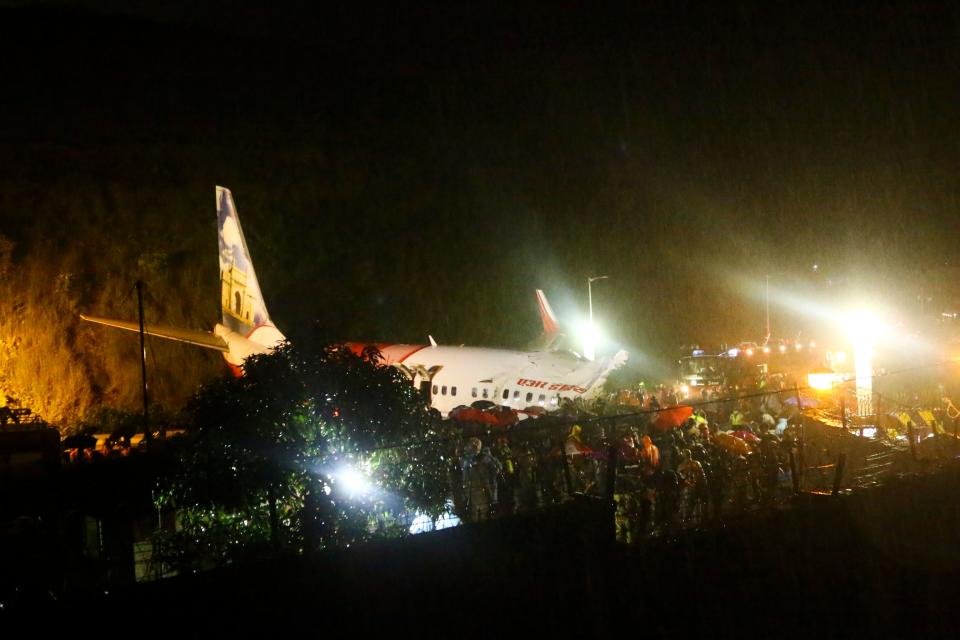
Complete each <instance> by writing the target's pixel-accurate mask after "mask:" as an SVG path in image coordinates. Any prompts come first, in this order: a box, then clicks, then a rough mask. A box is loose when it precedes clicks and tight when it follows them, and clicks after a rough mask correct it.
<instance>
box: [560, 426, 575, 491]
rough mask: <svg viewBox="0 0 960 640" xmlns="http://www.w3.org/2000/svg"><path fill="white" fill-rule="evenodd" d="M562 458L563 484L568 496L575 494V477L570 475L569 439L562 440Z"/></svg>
mask: <svg viewBox="0 0 960 640" xmlns="http://www.w3.org/2000/svg"><path fill="white" fill-rule="evenodd" d="M560 459H561V460H563V486H564V488H565V489H566V490H567V497H568V498H569V497H570V496H571V495H573V479H572V478H571V477H570V461H569V460H568V459H567V440H566V438H564V439H563V440H561V441H560Z"/></svg>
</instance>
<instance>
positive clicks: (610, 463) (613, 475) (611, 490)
mask: <svg viewBox="0 0 960 640" xmlns="http://www.w3.org/2000/svg"><path fill="white" fill-rule="evenodd" d="M618 451H619V447H618V446H617V445H615V444H611V445H610V449H609V450H608V453H607V504H609V505H610V506H611V507H614V498H613V496H614V494H615V493H616V490H615V485H616V482H617V453H618Z"/></svg>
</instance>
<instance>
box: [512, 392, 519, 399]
mask: <svg viewBox="0 0 960 640" xmlns="http://www.w3.org/2000/svg"><path fill="white" fill-rule="evenodd" d="M519 398H520V392H519V391H514V392H513V399H514V400H517V399H519Z"/></svg>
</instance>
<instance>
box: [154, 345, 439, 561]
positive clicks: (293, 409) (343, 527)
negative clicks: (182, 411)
mask: <svg viewBox="0 0 960 640" xmlns="http://www.w3.org/2000/svg"><path fill="white" fill-rule="evenodd" d="M378 362H379V354H378V353H377V352H375V351H372V350H371V351H366V352H364V353H362V354H359V355H358V354H355V353H353V352H351V351H350V350H349V349H347V348H345V347H342V346H329V347H325V348H321V349H318V350H314V351H310V352H304V351H301V350H299V349H297V348H295V347H293V346H291V345H290V344H284V345H282V346H280V347H279V348H278V349H277V350H276V351H275V352H273V353H271V354H269V355H258V356H252V357H251V358H248V359H247V361H246V362H245V365H244V371H245V375H244V376H242V377H240V378H231V379H222V380H217V381H215V382H213V383H211V384H209V385H207V386H205V387H204V388H203V389H202V390H201V391H200V392H199V393H198V394H197V395H196V397H195V398H194V400H193V402H192V403H191V407H190V410H191V413H192V416H193V424H192V426H191V429H190V432H189V435H188V440H187V443H186V444H185V445H182V446H181V451H180V455H179V460H180V464H179V467H178V469H177V472H176V473H175V474H174V475H173V476H172V477H171V478H169V479H168V482H167V483H166V485H165V487H164V491H163V492H162V501H163V503H164V505H166V506H170V507H173V508H176V509H177V510H178V513H180V514H182V517H181V518H180V530H179V532H178V533H177V534H176V535H175V536H170V535H167V536H166V537H164V538H163V539H162V542H163V544H165V545H166V547H165V548H166V549H167V552H166V555H167V557H168V559H173V560H176V563H177V565H178V566H181V567H191V566H198V562H199V560H198V557H199V556H203V557H204V560H203V562H214V563H217V562H225V561H227V560H228V559H230V558H233V557H235V556H236V553H235V552H234V550H235V549H239V548H247V547H251V548H253V547H256V546H257V545H265V544H267V543H268V542H269V543H271V544H272V545H273V546H274V547H275V548H276V547H281V546H282V547H286V548H292V549H297V550H307V551H309V550H313V549H318V548H325V547H330V546H340V545H349V544H353V543H356V542H361V541H364V540H368V539H370V538H371V537H376V536H383V535H394V534H396V533H398V532H399V531H401V530H402V529H401V528H400V525H399V524H398V521H397V517H398V516H399V515H400V514H402V513H405V512H409V511H410V510H418V511H422V512H428V513H433V514H438V513H440V512H441V511H442V510H443V507H444V501H445V498H446V493H447V491H446V473H445V466H444V465H445V463H444V460H445V459H448V457H449V455H450V453H449V452H446V451H444V450H443V447H446V446H448V445H447V444H446V442H447V440H446V438H444V437H443V436H445V435H447V434H445V433H443V432H441V431H440V430H439V429H440V427H439V426H437V425H435V424H434V423H433V422H432V421H431V419H430V417H429V414H428V413H427V411H426V407H425V405H424V404H423V402H422V401H421V400H420V398H419V397H418V396H417V394H416V393H415V392H414V390H413V388H412V387H411V386H410V385H409V384H408V383H407V382H406V381H405V380H404V379H403V378H402V376H401V374H400V373H399V372H397V371H396V370H395V369H394V368H392V367H383V366H378ZM425 442H426V443H427V444H424V443H425ZM346 468H349V469H352V470H353V471H354V473H359V474H360V475H362V476H363V477H365V478H366V479H367V480H368V481H369V483H370V484H371V485H372V487H373V491H372V492H370V493H369V494H362V495H350V493H349V489H348V486H347V485H346V483H345V479H344V476H343V475H342V471H343V470H344V469H346ZM238 521H242V522H247V523H266V526H260V525H258V526H257V527H254V528H252V529H249V530H247V529H244V530H243V532H242V535H238V536H236V538H235V539H234V540H230V539H229V538H230V535H231V534H230V532H231V531H233V527H236V522H238ZM177 549H179V551H177ZM201 552H204V553H206V555H204V553H201ZM178 553H179V555H178ZM198 554H199V555H198ZM177 558H179V559H177ZM200 564H203V563H202V562H201V563H200Z"/></svg>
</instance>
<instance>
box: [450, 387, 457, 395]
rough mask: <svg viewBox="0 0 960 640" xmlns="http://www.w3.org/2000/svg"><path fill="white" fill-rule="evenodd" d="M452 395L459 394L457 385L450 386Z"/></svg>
mask: <svg viewBox="0 0 960 640" xmlns="http://www.w3.org/2000/svg"><path fill="white" fill-rule="evenodd" d="M450 395H452V396H455V395H457V388H456V387H450Z"/></svg>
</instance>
